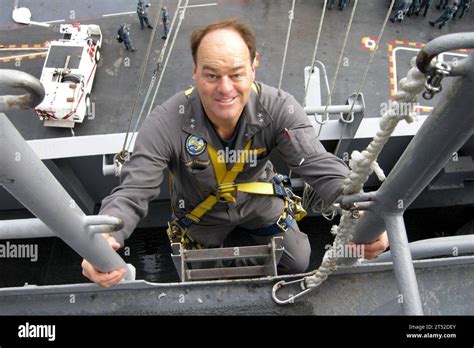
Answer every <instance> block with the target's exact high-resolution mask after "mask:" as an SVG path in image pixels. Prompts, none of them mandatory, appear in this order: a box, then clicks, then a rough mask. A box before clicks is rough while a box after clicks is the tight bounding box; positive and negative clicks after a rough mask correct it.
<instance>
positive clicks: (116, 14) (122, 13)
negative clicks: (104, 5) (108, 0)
mask: <svg viewBox="0 0 474 348" xmlns="http://www.w3.org/2000/svg"><path fill="white" fill-rule="evenodd" d="M132 13H137V11H130V12H119V13H109V14H105V15H102V17H113V16H121V15H127V14H132Z"/></svg>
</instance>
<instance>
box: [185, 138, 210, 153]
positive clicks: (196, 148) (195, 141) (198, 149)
mask: <svg viewBox="0 0 474 348" xmlns="http://www.w3.org/2000/svg"><path fill="white" fill-rule="evenodd" d="M206 147H207V143H206V142H205V141H204V139H203V138H201V137H198V136H197V135H189V136H188V137H187V138H186V151H187V152H188V153H189V154H190V155H192V156H198V155H200V154H202V153H203V152H204V151H205V150H206Z"/></svg>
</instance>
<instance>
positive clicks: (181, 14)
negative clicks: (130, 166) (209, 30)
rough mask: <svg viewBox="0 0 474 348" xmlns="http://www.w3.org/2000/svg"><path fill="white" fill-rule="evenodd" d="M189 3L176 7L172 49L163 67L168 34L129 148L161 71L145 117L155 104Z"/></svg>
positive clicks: (173, 21)
mask: <svg viewBox="0 0 474 348" xmlns="http://www.w3.org/2000/svg"><path fill="white" fill-rule="evenodd" d="M188 3H189V0H186V4H185V5H184V6H183V7H181V0H179V2H178V6H177V7H176V9H177V10H176V11H175V13H174V15H173V19H172V22H171V27H170V33H171V32H173V27H174V24H175V22H176V18H177V15H178V13H179V22H178V27H177V28H176V31H175V32H174V34H173V39H172V40H171V45H170V49H169V50H168V51H167V52H168V54H167V55H166V60H165V63H164V64H163V67H162V63H163V59H164V56H165V52H166V47H167V46H168V40H169V38H170V35H168V36H167V37H166V40H165V43H164V45H163V47H162V49H161V52H160V56H159V57H158V62H157V63H156V69H155V70H154V71H153V76H152V80H151V81H150V86H149V87H148V90H147V94H146V96H145V100H144V102H143V104H142V108H141V110H140V114H139V115H138V118H137V121H136V122H135V127H134V129H133V133H132V136H131V138H130V142H129V143H128V146H127V150H128V149H129V148H130V146H131V144H132V140H133V137H134V136H136V134H137V132H138V127H139V125H140V120H141V118H142V116H143V111H144V109H145V106H146V103H147V102H148V98H149V97H150V93H151V91H152V90H153V87H154V84H155V81H156V79H157V76H158V73H160V78H159V79H158V84H157V85H156V89H155V92H154V93H153V98H152V100H151V102H150V105H149V107H148V111H147V113H146V116H145V117H148V115H149V114H150V112H151V111H152V109H153V104H154V103H155V99H156V95H157V93H158V90H159V88H160V85H161V81H162V79H163V76H164V73H165V70H166V67H167V65H168V59H169V57H170V55H171V52H172V51H173V46H174V43H175V41H176V37H177V36H178V32H179V29H180V27H181V22H182V20H183V19H184V14H185V12H186V8H187V6H188Z"/></svg>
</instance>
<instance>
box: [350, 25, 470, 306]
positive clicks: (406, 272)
mask: <svg viewBox="0 0 474 348" xmlns="http://www.w3.org/2000/svg"><path fill="white" fill-rule="evenodd" d="M461 48H474V33H457V34H450V35H446V36H442V37H439V38H436V39H434V40H432V41H431V42H429V43H428V44H427V45H426V46H425V47H423V48H422V49H421V51H420V52H419V53H418V56H417V66H418V69H419V70H420V71H422V72H424V73H426V74H428V75H429V77H428V82H427V86H426V87H427V90H430V87H435V89H432V91H434V93H437V92H439V91H440V90H441V89H438V90H436V87H439V82H441V79H442V77H443V75H442V71H441V72H440V70H442V69H447V70H448V71H450V73H449V75H453V76H458V77H456V78H455V79H454V81H453V83H452V85H451V86H450V88H449V89H448V90H446V94H445V95H444V97H443V99H442V100H440V102H439V104H438V106H437V107H435V109H434V110H433V112H432V114H431V115H430V116H429V117H428V118H427V120H426V121H425V122H424V124H423V126H422V127H421V128H420V130H419V131H418V132H417V134H416V135H415V136H414V138H413V139H412V140H411V142H410V144H409V145H408V147H407V149H406V150H405V151H404V153H403V154H402V156H401V157H400V159H399V160H398V162H397V163H396V164H395V166H394V168H393V169H392V171H391V172H390V174H389V175H388V177H387V179H386V180H385V181H384V183H383V184H382V185H381V187H380V188H379V189H378V190H377V191H376V192H371V193H366V194H361V195H355V196H354V197H346V198H344V199H343V202H342V203H341V206H342V207H345V208H350V207H351V206H353V204H354V203H356V204H358V205H359V206H360V207H364V206H365V208H366V210H367V211H366V213H365V214H364V215H363V217H362V218H361V219H360V221H359V223H358V224H357V226H356V228H355V231H354V235H353V236H354V238H353V240H354V241H355V242H356V243H367V242H370V241H373V240H375V239H376V238H377V236H378V235H380V233H382V232H383V231H384V230H387V232H388V236H389V241H390V249H391V257H392V260H393V264H394V270H395V276H396V279H397V283H398V288H399V291H400V294H401V295H402V296H403V303H402V307H403V311H404V313H405V314H423V310H422V305H421V300H420V295H419V291H418V285H417V281H416V276H415V271H414V268H413V263H412V255H411V253H410V249H409V246H408V240H407V235H406V231H405V223H404V219H403V213H404V212H405V210H406V209H407V208H408V207H409V206H410V204H411V203H412V202H413V201H414V200H415V198H416V197H417V196H418V195H419V194H420V193H421V192H422V190H423V189H424V188H425V187H426V186H427V185H428V184H429V183H430V182H431V181H432V180H433V178H434V177H435V176H436V175H437V174H438V173H439V171H440V170H441V169H442V168H443V166H444V165H445V164H446V162H448V161H449V160H450V159H451V157H452V155H453V153H454V152H456V151H458V150H459V148H460V147H461V146H462V145H463V144H464V143H465V142H466V141H467V140H468V139H469V138H470V137H471V136H472V134H473V132H474V107H473V99H472V91H474V53H472V52H471V54H470V55H469V56H468V57H467V58H465V59H463V60H462V61H460V62H458V63H457V64H456V65H455V64H450V63H445V64H446V65H447V67H446V66H444V67H439V66H437V65H435V64H433V63H432V60H433V58H434V57H436V56H437V55H438V54H440V53H442V52H446V51H449V50H453V49H461ZM438 75H440V76H438ZM430 81H431V82H432V83H434V84H436V83H437V84H438V86H436V85H435V86H433V85H429V83H430Z"/></svg>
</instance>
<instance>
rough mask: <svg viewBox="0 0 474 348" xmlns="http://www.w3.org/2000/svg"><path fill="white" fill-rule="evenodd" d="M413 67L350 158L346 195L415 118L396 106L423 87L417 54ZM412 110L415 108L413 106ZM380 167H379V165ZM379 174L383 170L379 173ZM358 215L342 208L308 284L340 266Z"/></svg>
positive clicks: (313, 284)
mask: <svg viewBox="0 0 474 348" xmlns="http://www.w3.org/2000/svg"><path fill="white" fill-rule="evenodd" d="M411 66H412V68H411V69H410V70H409V71H408V75H407V77H406V78H403V79H402V80H400V82H399V84H398V92H397V94H396V96H395V102H394V103H393V104H392V105H393V106H394V107H393V108H389V109H388V110H387V111H386V112H384V114H383V115H382V118H381V120H380V124H379V126H380V130H379V131H378V132H377V134H376V136H375V137H374V139H373V140H372V142H371V143H370V144H369V146H368V147H367V149H366V150H364V151H362V152H358V151H354V152H353V153H352V155H351V160H350V161H349V166H350V167H351V172H350V173H349V176H348V177H347V178H346V180H345V181H344V189H343V193H344V195H350V194H355V193H359V192H361V191H362V187H363V185H364V183H365V182H366V181H367V179H368V178H369V176H370V175H371V174H372V172H373V171H374V170H375V169H376V168H377V167H378V166H376V165H374V164H375V163H376V159H377V157H378V156H379V154H380V152H381V151H382V148H383V146H384V145H385V144H386V142H387V141H388V139H389V138H390V136H391V135H392V133H393V131H394V129H395V127H396V126H397V124H398V122H400V121H401V120H405V121H407V122H408V123H411V122H413V121H414V120H415V118H416V111H411V112H410V113H409V114H408V115H398V114H397V113H395V112H394V110H402V109H404V108H398V107H397V104H398V103H411V104H412V105H414V104H415V103H416V101H417V100H418V97H419V95H420V94H421V92H422V91H423V90H424V86H425V81H426V77H425V75H424V74H423V73H421V72H420V71H419V70H418V69H417V68H416V58H413V59H412V61H411ZM409 110H412V109H411V108H410V109H409ZM377 170H378V169H377ZM379 174H380V173H379ZM357 221H358V220H357V219H355V218H354V217H353V216H352V213H351V212H349V211H343V214H342V217H341V221H340V224H339V226H333V228H332V230H331V232H332V233H333V234H335V235H336V237H335V239H334V242H333V245H332V247H331V248H330V249H329V250H328V251H326V254H325V255H324V258H323V262H322V264H321V266H320V267H319V268H318V269H317V270H315V271H314V272H313V275H311V276H307V277H305V278H304V282H305V286H306V287H307V288H315V287H317V286H319V285H320V284H321V283H322V282H324V281H325V280H326V279H327V277H328V276H329V274H331V273H332V272H334V271H335V270H336V269H337V261H338V258H337V251H338V250H340V249H341V247H344V246H345V245H347V244H348V242H349V241H350V240H351V239H352V232H353V230H354V227H355V225H356V223H357Z"/></svg>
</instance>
